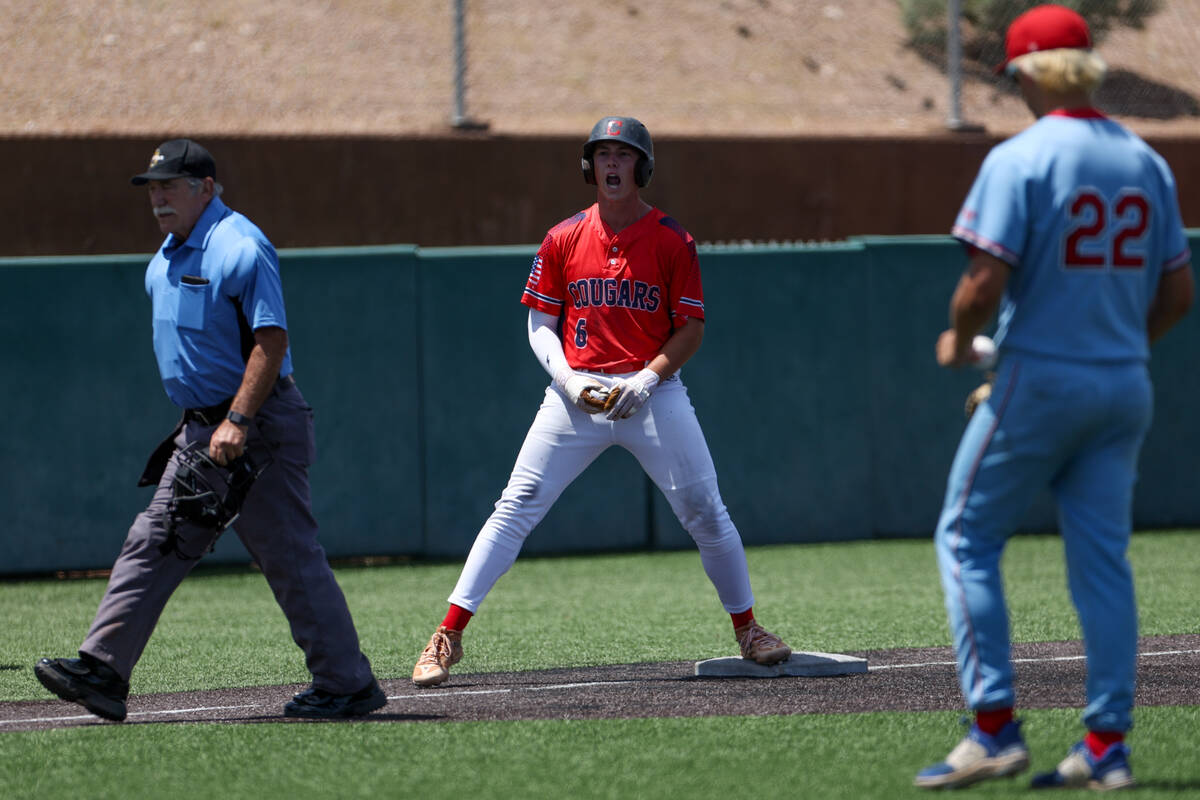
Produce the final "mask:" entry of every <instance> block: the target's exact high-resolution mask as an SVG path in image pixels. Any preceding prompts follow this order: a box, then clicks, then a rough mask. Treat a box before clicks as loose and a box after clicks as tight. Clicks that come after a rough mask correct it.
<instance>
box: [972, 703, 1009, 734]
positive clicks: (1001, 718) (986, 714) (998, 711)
mask: <svg viewBox="0 0 1200 800" xmlns="http://www.w3.org/2000/svg"><path fill="white" fill-rule="evenodd" d="M1012 718H1013V710H1012V709H1011V708H993V709H992V710H991V711H976V712H975V724H976V725H978V726H979V730H981V731H983V732H984V733H986V734H987V735H988V736H995V735H996V734H997V733H999V732H1000V729H1001V728H1003V727H1004V726H1005V725H1007V724H1008V723H1010V722H1012Z"/></svg>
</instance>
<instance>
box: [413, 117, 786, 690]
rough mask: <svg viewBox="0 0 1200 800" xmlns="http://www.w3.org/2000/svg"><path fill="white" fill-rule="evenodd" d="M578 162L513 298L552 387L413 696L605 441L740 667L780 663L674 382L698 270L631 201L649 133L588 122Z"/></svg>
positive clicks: (625, 124) (660, 219)
mask: <svg viewBox="0 0 1200 800" xmlns="http://www.w3.org/2000/svg"><path fill="white" fill-rule="evenodd" d="M582 167H583V177H584V180H585V181H586V182H587V183H588V184H594V185H595V186H596V202H595V203H594V204H593V205H592V206H591V207H590V208H588V209H586V210H584V211H580V212H579V213H578V214H575V215H574V216H572V217H571V218H569V219H567V220H564V221H563V222H560V223H559V224H558V225H555V226H554V227H553V228H551V229H550V231H549V233H548V234H547V235H546V238H545V241H543V242H542V246H541V248H540V249H539V250H538V252H537V256H536V257H535V258H534V259H533V267H532V270H531V271H530V274H529V279H528V281H527V282H526V284H525V291H524V294H523V295H522V297H521V302H522V303H524V304H525V305H526V306H528V307H529V343H530V346H531V347H532V349H533V352H534V353H535V354H536V356H537V359H538V361H539V362H540V363H541V364H542V366H543V367H544V368H545V369H546V371H547V372H548V373H549V374H550V377H551V378H552V383H551V384H550V385H549V386H548V387H547V388H546V391H545V396H544V398H543V399H542V403H541V407H540V408H539V409H538V412H537V415H536V417H535V418H534V421H533V425H532V427H531V428H530V429H529V433H528V434H527V435H526V438H525V443H524V445H523V446H522V447H521V450H520V452H519V453H518V455H517V462H516V465H515V466H514V468H513V472H512V475H511V477H510V478H509V481H508V486H507V487H506V488H505V489H504V492H503V494H502V495H501V497H500V499H499V501H497V503H496V510H495V512H494V513H493V514H492V515H491V516H490V517H489V518H488V520H487V522H486V523H484V525H483V528H482V530H481V531H480V532H479V534H478V536H477V537H476V539H475V544H474V546H473V547H472V548H471V552H470V554H469V556H468V557H467V562H466V564H465V566H464V567H463V571H462V574H461V576H460V577H459V580H458V584H457V586H455V588H454V592H453V593H452V594H451V595H450V598H449V600H450V610H449V612H448V613H447V614H446V617H445V619H444V620H443V621H442V624H441V625H440V626H439V627H438V629H437V630H436V631H435V632H434V634H433V636H432V638H431V639H430V641H429V645H428V646H427V647H426V648H425V650H424V652H423V653H421V656H420V658H419V660H418V661H417V664H416V666H415V667H414V669H413V682H414V683H415V684H417V685H418V686H433V685H436V684H439V683H441V682H443V681H445V680H446V679H447V678H448V677H449V674H450V673H449V670H450V667H451V665H453V664H454V663H456V662H457V661H458V660H459V659H460V658H461V657H462V632H463V628H464V627H465V626H466V624H467V622H468V620H469V619H470V618H471V616H472V615H473V614H474V613H475V612H476V611H477V610H478V609H479V606H480V604H481V603H482V602H483V599H484V597H486V596H487V593H488V592H489V591H491V589H492V586H494V585H495V583H496V581H497V580H498V579H499V578H500V576H501V575H503V574H504V573H505V572H506V571H508V569H509V567H511V566H512V564H513V562H514V561H515V560H516V558H517V554H518V552H519V551H520V549H521V545H522V544H523V543H524V541H525V537H527V536H528V535H529V533H530V531H532V529H533V528H534V526H536V525H537V524H538V522H540V521H541V520H542V518H543V517H544V516H545V515H546V513H547V512H548V511H549V510H550V507H551V505H553V503H554V502H555V501H556V500H557V499H558V497H559V495H561V494H562V492H563V490H564V489H566V487H567V486H568V485H569V484H570V483H571V482H572V481H573V480H575V478H576V477H577V476H578V475H579V474H580V473H582V472H583V471H584V469H585V468H586V467H587V466H588V465H589V464H591V463H592V461H594V460H595V459H596V458H597V457H598V456H599V455H600V454H601V453H602V452H603V451H604V450H606V449H607V448H608V447H610V446H612V445H614V444H616V445H619V446H621V447H624V448H625V449H626V450H628V451H630V452H631V453H633V455H634V456H635V457H636V458H637V460H638V462H639V463H640V464H641V466H642V468H643V469H645V470H646V472H647V473H648V474H649V475H650V477H651V479H653V481H654V482H655V484H657V486H658V488H659V489H661V490H662V492H663V494H664V495H666V497H667V500H668V502H669V503H670V505H671V508H672V509H673V510H674V512H675V514H676V516H677V517H678V518H679V521H680V522H681V523H682V525H683V527H684V528H685V529H686V530H687V532H688V533H689V534H690V535H691V537H692V538H693V539H694V540H695V542H696V544H697V546H698V547H699V549H700V559H701V562H702V563H703V565H704V570H705V572H706V573H707V574H708V577H709V579H710V580H711V581H712V583H713V586H714V587H716V590H717V595H718V597H719V598H720V600H721V603H722V605H723V606H724V607H725V610H726V611H727V612H729V614H730V615H731V616H732V618H733V625H734V629H735V636H736V638H737V641H738V643H739V646H740V649H741V654H742V656H743V657H744V658H748V659H753V660H754V661H757V662H759V663H762V664H772V663H775V662H778V661H782V660H784V659H786V658H787V657H788V656H789V655H790V654H791V650H790V649H789V648H788V646H787V645H786V644H784V643H783V642H782V641H781V640H780V639H779V637H777V636H775V635H774V634H771V633H769V632H767V631H766V630H764V629H763V628H762V627H761V626H760V625H759V624H758V623H757V622H756V621H755V619H754V612H753V606H754V595H753V593H752V592H751V590H750V576H749V572H748V569H747V566H746V555H745V551H744V550H743V547H742V540H741V537H740V535H739V534H738V531H737V528H735V527H734V525H733V522H732V521H731V520H730V518H729V513H728V511H726V509H725V504H724V503H723V502H722V501H721V494H720V492H719V491H718V489H717V474H716V470H715V468H714V467H713V461H712V457H711V456H710V455H709V451H708V445H707V444H706V443H705V441H704V434H703V432H702V431H701V429H700V424H699V421H698V420H697V418H696V412H695V409H693V408H692V405H691V403H690V401H689V400H688V394H687V390H686V389H685V388H684V385H683V381H682V380H681V379H680V376H679V368H680V367H682V366H683V364H684V363H685V362H686V361H687V360H688V359H689V358H691V357H692V356H693V355H694V354H695V353H696V351H697V349H699V347H700V340H701V338H702V337H703V335H704V297H703V292H702V290H701V285H700V263H699V260H698V259H697V257H696V244H695V242H694V241H693V239H692V237H691V236H690V235H689V234H688V233H687V231H685V230H684V229H683V227H682V226H681V225H680V224H679V223H678V222H676V221H675V220H674V219H672V218H671V217H669V216H667V215H666V214H664V213H663V212H662V211H659V210H658V209H656V208H654V207H652V206H651V205H650V204H649V203H647V202H645V201H644V200H643V199H642V198H641V195H640V190H641V188H642V187H644V186H646V185H647V184H648V183H649V182H650V177H651V175H652V174H653V171H654V146H653V144H652V143H651V140H650V133H649V131H647V130H646V126H644V125H643V124H642V123H640V122H638V121H637V120H636V119H633V118H631V117H604V118H603V119H601V120H600V121H599V122H597V123H596V125H595V126H594V127H593V128H592V132H591V135H590V136H589V137H588V139H587V142H586V143H585V144H584V147H583V160H582ZM560 326H561V327H560ZM560 330H561V331H562V334H561V336H560V333H559V331H560Z"/></svg>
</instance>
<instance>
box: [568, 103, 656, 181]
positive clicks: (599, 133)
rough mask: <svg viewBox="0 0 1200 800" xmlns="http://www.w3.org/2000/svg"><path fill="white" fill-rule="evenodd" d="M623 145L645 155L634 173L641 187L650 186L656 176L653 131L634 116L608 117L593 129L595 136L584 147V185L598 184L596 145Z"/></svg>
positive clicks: (635, 179) (634, 177) (589, 138)
mask: <svg viewBox="0 0 1200 800" xmlns="http://www.w3.org/2000/svg"><path fill="white" fill-rule="evenodd" d="M604 141H611V142H622V143H623V144H627V145H629V146H630V147H632V148H634V149H635V150H637V151H638V152H639V153H641V154H642V157H641V158H639V159H638V163H637V167H636V168H635V169H634V172H633V179H634V181H635V182H636V183H637V185H638V186H646V185H648V184H649V183H650V176H651V175H653V174H654V143H653V142H651V141H650V131H648V130H646V126H645V125H643V124H642V123H640V122H638V121H637V120H636V119H634V118H633V117H605V118H604V119H602V120H600V121H599V122H597V123H596V124H595V125H593V126H592V135H591V136H589V137H588V140H587V142H585V143H584V145H583V160H582V165H583V180H584V182H585V183H590V184H593V185H594V184H595V183H596V165H595V162H594V161H593V160H592V153H593V152H594V151H595V149H596V143H597V142H604Z"/></svg>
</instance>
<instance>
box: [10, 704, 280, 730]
mask: <svg viewBox="0 0 1200 800" xmlns="http://www.w3.org/2000/svg"><path fill="white" fill-rule="evenodd" d="M261 705H262V704H261V703H250V704H248V705H244V706H198V707H196V708H164V709H161V710H159V711H134V712H132V713H131V714H129V717H152V716H156V715H164V714H195V713H199V712H201V711H235V710H237V709H239V708H258V707H259V706H261ZM129 717H126V719H128V718H129ZM77 719H99V717H97V716H95V715H94V714H76V715H74V716H70V717H30V718H27V719H0V725H16V724H19V723H23V722H73V721H75V720H77Z"/></svg>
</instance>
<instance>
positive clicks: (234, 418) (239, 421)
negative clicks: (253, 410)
mask: <svg viewBox="0 0 1200 800" xmlns="http://www.w3.org/2000/svg"><path fill="white" fill-rule="evenodd" d="M225 419H227V420H229V421H230V422H232V423H233V424H234V425H243V426H245V425H249V424H250V423H251V422H253V421H254V417H247V416H246V415H245V414H239V413H238V412H236V411H230V412H229V413H228V414H226V415H225Z"/></svg>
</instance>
